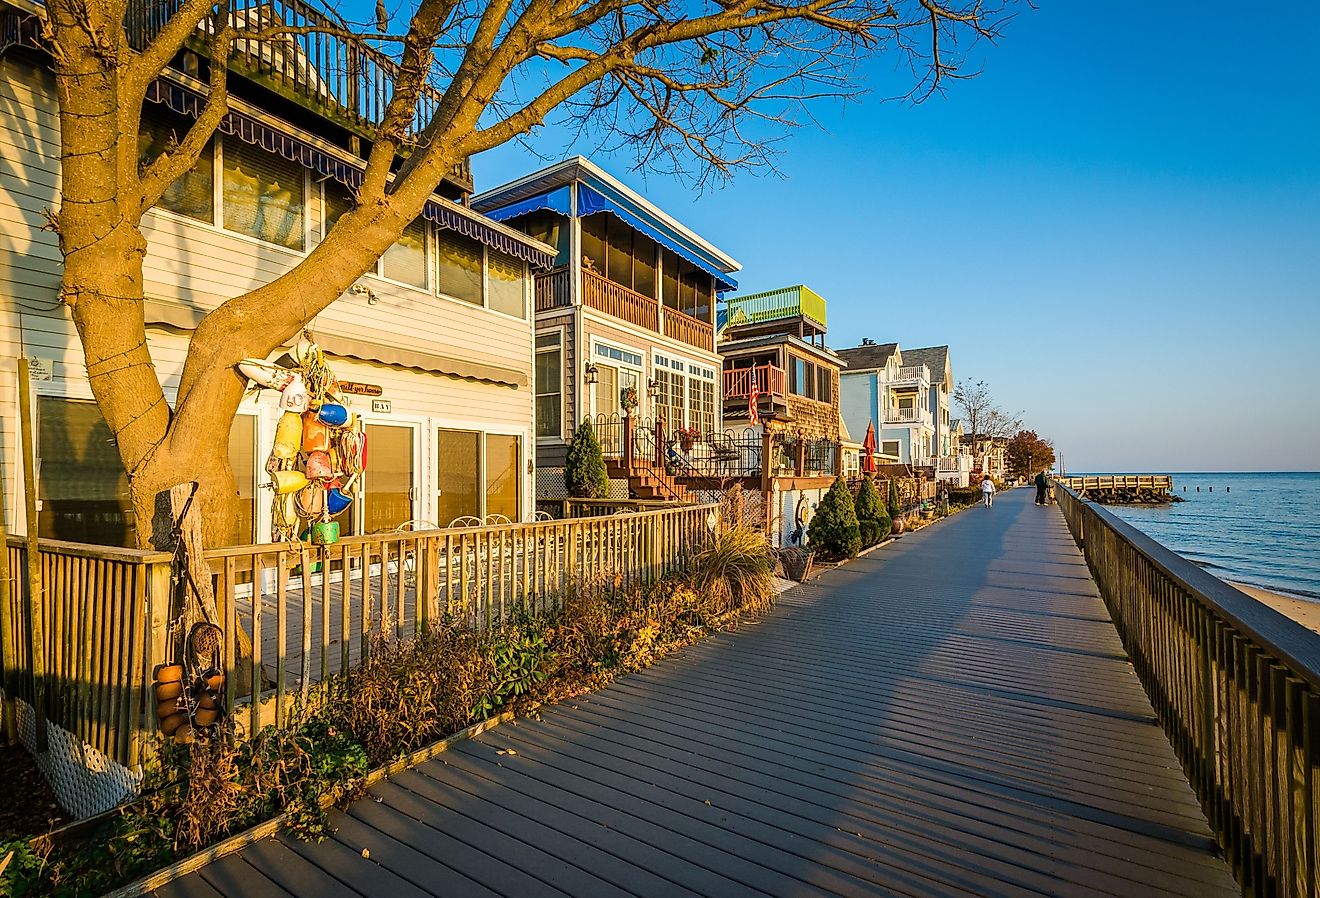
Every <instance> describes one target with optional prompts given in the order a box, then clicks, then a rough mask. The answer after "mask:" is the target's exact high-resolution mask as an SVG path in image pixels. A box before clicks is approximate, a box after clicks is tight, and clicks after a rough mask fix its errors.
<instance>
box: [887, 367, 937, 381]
mask: <svg viewBox="0 0 1320 898" xmlns="http://www.w3.org/2000/svg"><path fill="white" fill-rule="evenodd" d="M909 382H913V383H922V382H924V383H930V369H928V368H927V367H926V366H925V365H904V366H903V367H902V368H899V369H898V374H897V376H895V378H894V383H896V384H897V383H909Z"/></svg>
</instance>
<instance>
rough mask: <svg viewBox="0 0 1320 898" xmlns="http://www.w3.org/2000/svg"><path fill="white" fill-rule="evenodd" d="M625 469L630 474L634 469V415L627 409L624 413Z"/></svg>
mask: <svg viewBox="0 0 1320 898" xmlns="http://www.w3.org/2000/svg"><path fill="white" fill-rule="evenodd" d="M623 469H624V470H625V471H627V472H628V473H629V474H631V473H632V470H633V417H632V415H631V414H629V413H628V412H627V411H625V412H624V413H623Z"/></svg>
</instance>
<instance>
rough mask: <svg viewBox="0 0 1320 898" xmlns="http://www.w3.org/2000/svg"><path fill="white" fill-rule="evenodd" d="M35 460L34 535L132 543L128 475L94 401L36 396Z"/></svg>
mask: <svg viewBox="0 0 1320 898" xmlns="http://www.w3.org/2000/svg"><path fill="white" fill-rule="evenodd" d="M37 456H38V462H39V468H38V470H39V471H40V472H41V474H40V477H39V478H38V481H37V488H38V496H39V498H40V499H41V511H40V512H39V514H38V516H37V534H38V535H39V536H41V537H43V538H45V539H64V540H71V541H73V542H79V543H93V544H95V545H100V546H132V545H134V543H135V540H136V533H137V531H136V527H135V525H134V518H133V505H132V503H131V502H130V501H129V497H128V476H127V475H126V474H125V473H124V466H123V463H122V462H120V460H119V450H118V449H117V448H116V446H115V440H114V437H113V436H112V435H111V433H110V428H109V427H108V426H106V423H105V421H104V419H102V417H101V411H100V409H98V408H97V407H96V403H94V402H83V401H76V400H69V399H53V398H50V397H46V396H38V397H37Z"/></svg>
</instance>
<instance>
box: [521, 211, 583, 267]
mask: <svg viewBox="0 0 1320 898" xmlns="http://www.w3.org/2000/svg"><path fill="white" fill-rule="evenodd" d="M508 224H510V225H511V226H513V227H515V228H517V229H518V230H520V231H522V232H523V233H524V234H526V235H528V236H529V237H535V238H536V239H537V240H540V241H541V242H542V243H548V244H550V245H551V246H553V247H554V248H555V250H556V251H557V255H556V256H555V266H556V267H558V266H560V265H567V264H568V220H567V219H565V218H564V217H563V216H562V215H560V214H559V213H557V212H552V211H550V210H549V209H539V210H537V211H536V212H529V213H528V214H526V215H522V216H519V217H518V218H515V219H512V220H510V221H509V222H508Z"/></svg>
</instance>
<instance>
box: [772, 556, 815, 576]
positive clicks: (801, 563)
mask: <svg viewBox="0 0 1320 898" xmlns="http://www.w3.org/2000/svg"><path fill="white" fill-rule="evenodd" d="M815 558H816V553H815V551H814V550H808V549H781V550H780V552H779V561H780V563H781V564H783V566H784V574H785V576H787V577H788V579H790V580H796V581H797V582H798V583H801V582H802V581H803V580H805V579H807V577H808V576H810V575H811V562H812V561H813V560H815Z"/></svg>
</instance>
